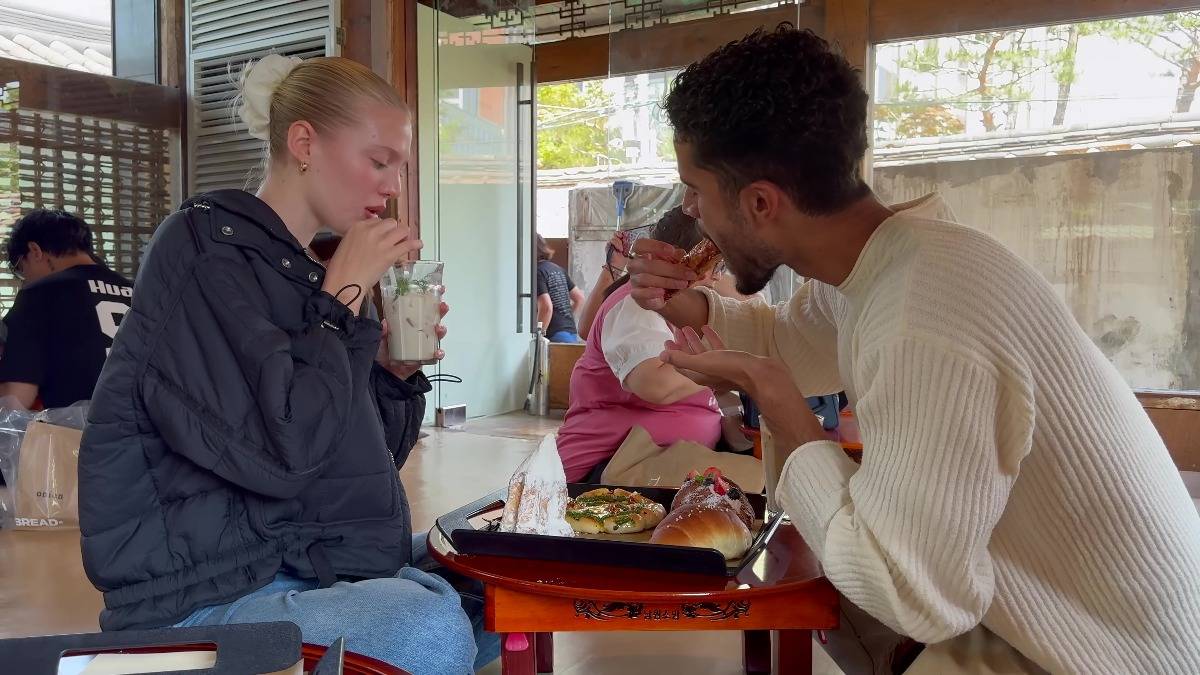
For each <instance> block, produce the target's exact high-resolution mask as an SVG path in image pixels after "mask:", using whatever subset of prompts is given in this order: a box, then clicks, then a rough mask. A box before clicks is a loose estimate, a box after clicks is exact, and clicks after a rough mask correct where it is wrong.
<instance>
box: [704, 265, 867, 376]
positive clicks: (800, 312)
mask: <svg viewBox="0 0 1200 675" xmlns="http://www.w3.org/2000/svg"><path fill="white" fill-rule="evenodd" d="M700 290H701V291H703V293H704V295H705V296H706V297H707V298H708V323H709V325H711V326H712V327H713V328H714V329H715V330H716V331H717V333H719V334H720V335H721V337H722V338H724V340H725V344H726V346H727V347H729V348H730V349H735V350H738V351H744V352H750V353H751V354H757V355H759V356H771V357H775V358H778V359H782V360H783V362H784V363H786V364H787V365H788V368H789V370H791V373H792V379H793V380H794V381H795V382H796V386H798V387H799V388H800V390H801V391H802V392H804V395H805V396H822V395H825V394H836V393H838V392H840V391H842V390H843V389H844V388H845V387H844V386H843V385H842V377H841V374H840V373H839V372H838V358H837V326H836V325H835V324H834V320H833V311H832V307H831V306H830V298H829V297H828V296H829V293H826V292H824V291H825V290H828V287H824V286H822V285H819V284H817V283H816V282H813V281H809V282H808V283H806V284H804V285H803V286H801V287H800V289H799V290H797V291H796V293H795V294H794V295H793V296H792V299H791V300H790V301H789V302H785V303H779V304H776V305H768V304H767V303H765V302H763V301H762V300H748V301H742V300H735V299H733V298H725V297H722V296H720V295H718V294H717V292H716V291H713V290H712V289H709V288H703V287H701V288H700Z"/></svg>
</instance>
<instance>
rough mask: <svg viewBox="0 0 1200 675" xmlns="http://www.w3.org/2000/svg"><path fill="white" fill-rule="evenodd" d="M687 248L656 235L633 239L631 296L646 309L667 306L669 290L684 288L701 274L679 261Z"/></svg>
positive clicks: (629, 269)
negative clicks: (684, 248)
mask: <svg viewBox="0 0 1200 675" xmlns="http://www.w3.org/2000/svg"><path fill="white" fill-rule="evenodd" d="M686 253H687V251H683V250H680V249H677V248H675V247H674V246H671V245H670V244H667V243H665V242H661V241H655V240H654V239H645V238H643V239H638V240H637V241H636V242H634V243H633V254H634V258H633V259H632V260H630V261H629V266H628V267H626V270H627V271H628V272H629V284H630V286H631V287H632V288H633V290H632V291H631V292H630V294H629V295H630V296H631V297H632V298H633V301H634V302H636V303H637V304H638V306H640V307H641V308H643V309H648V310H650V311H652V312H660V311H662V309H663V308H664V307H666V306H667V301H666V292H667V290H668V289H669V290H683V289H686V288H688V287H689V286H691V284H692V282H693V281H696V279H697V278H698V277H697V276H696V273H695V272H693V271H691V270H690V269H688V268H687V267H685V266H683V265H681V264H680V263H679V261H680V260H683V256H684V255H685V254H686Z"/></svg>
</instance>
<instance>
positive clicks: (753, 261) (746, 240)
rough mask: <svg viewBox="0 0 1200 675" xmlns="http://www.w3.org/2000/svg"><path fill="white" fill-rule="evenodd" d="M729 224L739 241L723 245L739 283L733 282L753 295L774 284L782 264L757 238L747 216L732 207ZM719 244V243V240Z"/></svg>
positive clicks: (726, 262)
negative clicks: (776, 273) (776, 271)
mask: <svg viewBox="0 0 1200 675" xmlns="http://www.w3.org/2000/svg"><path fill="white" fill-rule="evenodd" d="M728 213H730V224H731V225H733V228H732V229H733V230H734V231H735V232H736V235H735V236H734V237H731V239H733V240H735V241H737V242H739V243H738V245H737V246H730V247H729V248H725V247H720V248H721V252H722V253H723V254H724V255H725V266H726V267H728V268H729V271H730V273H732V274H733V277H734V279H735V280H736V281H737V283H736V284H735V285H734V287H735V288H737V292H738V293H741V294H742V295H754V294H755V293H758V292H760V291H762V289H764V288H766V287H767V284H769V283H771V277H773V276H775V270H776V269H778V268H779V266H780V265H781V264H782V263H781V262H779V261H777V260H774V259H773V258H774V257H775V256H773V255H771V251H770V249H769V248H768V247H767V246H766V245H764V244H763V243H762V242H760V241H758V240H757V239H755V238H754V235H753V233H752V232H750V228H749V227H748V226H747V225H746V220H745V218H743V217H742V214H741V213H738V212H737V210H736V208H735V209H730V210H729V211H728ZM718 246H719V243H718Z"/></svg>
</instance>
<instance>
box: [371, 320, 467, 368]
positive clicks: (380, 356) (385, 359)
mask: <svg viewBox="0 0 1200 675" xmlns="http://www.w3.org/2000/svg"><path fill="white" fill-rule="evenodd" d="M438 311H440V312H441V315H442V317H443V318H445V316H446V313H447V312H449V311H450V305H447V304H446V303H444V302H443V303H442V304H441V305H440V306H439V307H438ZM382 323H383V338H382V339H380V340H379V351H377V352H376V353H375V360H376V361H378V362H379V365H381V366H383V367H384V368H386V369H387V371H388V372H389V373H391V374H393V375H395V376H396V377H398V378H400V379H401V380H407V379H408V378H410V377H412V376H413V373H415V372H417V371H418V370H420V369H421V366H422V364H420V363H413V362H411V361H393V360H392V357H391V354H389V353H388V331H389V330H390V328H389V326H388V322H387V319H384V320H383V322H382ZM436 331H437V336H438V340H441V339H443V338H445V337H446V327H445V326H443V325H442V324H440V323H439V324H438V325H437V328H436ZM445 356H446V352H444V351H442V350H440V349H439V350H437V352H436V353H435V354H434V358H435V359H437V360H438V361H441V360H442V359H443V358H445Z"/></svg>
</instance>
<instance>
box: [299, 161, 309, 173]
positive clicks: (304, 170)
mask: <svg viewBox="0 0 1200 675" xmlns="http://www.w3.org/2000/svg"><path fill="white" fill-rule="evenodd" d="M300 173H308V162H300Z"/></svg>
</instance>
